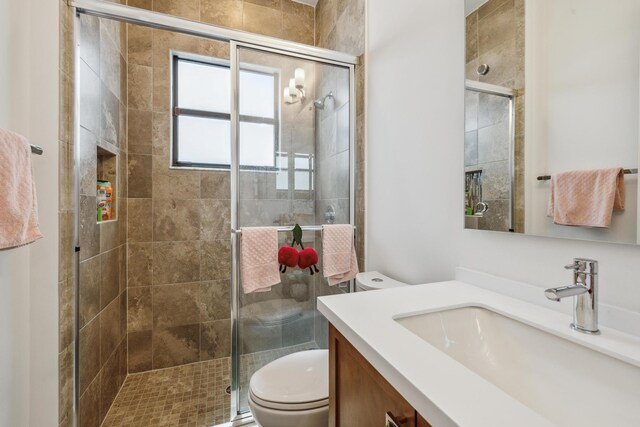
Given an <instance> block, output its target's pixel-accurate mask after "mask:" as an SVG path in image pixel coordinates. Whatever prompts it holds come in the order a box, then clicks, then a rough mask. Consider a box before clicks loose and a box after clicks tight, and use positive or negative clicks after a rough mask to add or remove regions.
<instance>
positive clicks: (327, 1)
mask: <svg viewBox="0 0 640 427" xmlns="http://www.w3.org/2000/svg"><path fill="white" fill-rule="evenodd" d="M336 22H338V4H337V0H323V1H320V2H318V5H317V6H316V43H317V42H319V41H321V40H326V39H327V38H328V37H329V33H331V32H332V31H333V29H334V27H335V24H336Z"/></svg>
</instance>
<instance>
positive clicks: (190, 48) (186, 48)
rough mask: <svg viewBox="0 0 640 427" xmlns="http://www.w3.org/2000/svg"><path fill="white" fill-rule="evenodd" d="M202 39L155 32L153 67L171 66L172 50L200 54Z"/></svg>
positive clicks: (168, 32)
mask: <svg viewBox="0 0 640 427" xmlns="http://www.w3.org/2000/svg"><path fill="white" fill-rule="evenodd" d="M200 47H201V39H200V38H197V37H193V36H188V35H184V34H178V33H174V32H170V31H162V30H154V31H153V66H154V67H165V68H168V67H170V66H171V55H170V52H171V50H175V51H179V52H188V53H199V52H200Z"/></svg>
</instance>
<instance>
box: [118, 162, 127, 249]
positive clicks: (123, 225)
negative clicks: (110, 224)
mask: <svg viewBox="0 0 640 427" xmlns="http://www.w3.org/2000/svg"><path fill="white" fill-rule="evenodd" d="M123 163H124V162H123ZM125 175H126V174H125ZM117 209H118V217H117V218H118V221H117V223H118V240H119V244H120V245H124V244H126V243H127V224H128V221H129V206H128V204H127V198H125V197H118V204H117Z"/></svg>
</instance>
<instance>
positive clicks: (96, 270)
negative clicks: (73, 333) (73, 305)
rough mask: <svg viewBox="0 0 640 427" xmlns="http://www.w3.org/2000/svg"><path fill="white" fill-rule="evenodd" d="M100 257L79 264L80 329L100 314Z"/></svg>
mask: <svg viewBox="0 0 640 427" xmlns="http://www.w3.org/2000/svg"><path fill="white" fill-rule="evenodd" d="M100 285H101V280H100V257H99V256H96V257H93V258H90V259H88V260H86V261H82V262H81V263H80V312H79V315H80V327H81V328H82V327H84V326H85V325H86V324H87V323H88V322H89V321H90V320H92V319H93V318H94V317H96V316H97V315H98V313H99V312H100Z"/></svg>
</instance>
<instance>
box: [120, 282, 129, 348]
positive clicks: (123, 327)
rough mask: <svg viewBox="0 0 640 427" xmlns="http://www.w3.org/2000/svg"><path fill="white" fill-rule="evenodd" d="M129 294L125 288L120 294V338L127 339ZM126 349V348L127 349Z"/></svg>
mask: <svg viewBox="0 0 640 427" xmlns="http://www.w3.org/2000/svg"><path fill="white" fill-rule="evenodd" d="M127 294H128V292H127V291H126V290H125V291H123V292H122V293H121V294H120V296H119V297H118V298H119V299H120V339H121V340H123V339H124V340H125V341H126V337H127V326H128V325H127V324H128V320H129V319H128V318H127V315H128V313H127V306H128V300H127ZM125 351H126V349H125Z"/></svg>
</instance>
